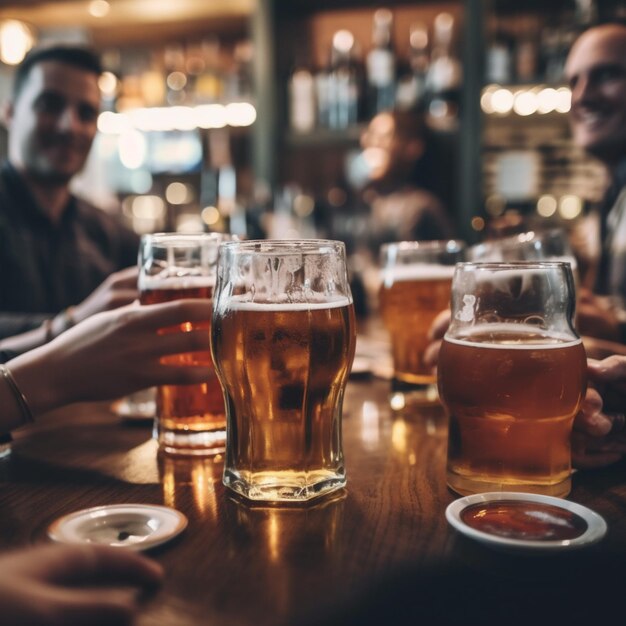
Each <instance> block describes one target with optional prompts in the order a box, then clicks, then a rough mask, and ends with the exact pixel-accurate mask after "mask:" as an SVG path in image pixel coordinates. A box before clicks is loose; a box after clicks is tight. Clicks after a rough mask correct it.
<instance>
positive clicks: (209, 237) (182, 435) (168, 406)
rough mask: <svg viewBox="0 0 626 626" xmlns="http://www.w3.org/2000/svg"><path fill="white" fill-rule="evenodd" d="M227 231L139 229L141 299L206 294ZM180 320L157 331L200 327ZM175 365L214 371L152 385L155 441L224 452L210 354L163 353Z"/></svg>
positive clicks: (171, 449) (185, 449)
mask: <svg viewBox="0 0 626 626" xmlns="http://www.w3.org/2000/svg"><path fill="white" fill-rule="evenodd" d="M226 238H228V236H226V235H220V234H216V233H211V234H209V233H197V234H181V233H158V234H154V235H144V237H143V238H142V240H141V245H140V249H139V292H140V301H141V303H142V304H154V303H157V302H167V301H170V300H180V299H182V298H211V297H212V295H213V288H214V286H215V269H216V264H217V249H218V247H219V244H220V243H221V242H222V241H224V240H225V239H226ZM210 327H211V320H210V319H207V321H206V323H203V324H201V325H198V324H196V325H194V326H193V327H192V325H191V324H182V325H181V326H180V327H175V328H165V329H162V330H161V331H160V332H162V333H168V332H180V331H190V330H193V329H194V328H205V329H206V331H207V333H209V332H210ZM163 359H164V361H167V362H170V363H174V364H180V365H203V366H206V367H207V368H208V369H209V370H210V371H211V372H212V373H213V376H212V378H211V379H210V380H209V382H207V383H202V384H196V385H163V386H161V387H158V389H157V401H156V404H157V410H156V420H155V433H156V437H157V439H158V441H159V447H160V449H161V450H162V451H163V452H167V453H171V454H218V453H222V452H224V449H225V441H226V416H225V411H224V400H223V397H222V390H221V387H220V384H219V381H218V380H217V377H216V376H215V370H214V369H213V362H212V360H211V354H210V352H209V351H208V350H207V351H202V352H189V353H185V354H177V355H173V356H168V357H163Z"/></svg>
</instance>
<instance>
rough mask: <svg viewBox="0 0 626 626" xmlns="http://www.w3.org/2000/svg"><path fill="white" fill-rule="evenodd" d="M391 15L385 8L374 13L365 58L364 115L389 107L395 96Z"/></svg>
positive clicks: (392, 104) (394, 59)
mask: <svg viewBox="0 0 626 626" xmlns="http://www.w3.org/2000/svg"><path fill="white" fill-rule="evenodd" d="M392 25H393V14H392V13H391V11H390V10H389V9H378V10H377V11H376V12H375V13H374V23H373V29H372V48H371V50H370V51H369V52H368V54H367V57H366V61H365V64H366V70H367V105H366V107H367V114H368V115H369V116H370V117H373V116H374V115H376V114H377V113H380V112H381V111H386V110H389V109H393V107H394V105H395V95H396V55H395V53H394V51H393V44H392V40H391V29H392Z"/></svg>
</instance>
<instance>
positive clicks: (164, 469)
mask: <svg viewBox="0 0 626 626" xmlns="http://www.w3.org/2000/svg"><path fill="white" fill-rule="evenodd" d="M222 461H223V459H222V457H221V456H218V457H203V456H200V457H176V456H169V455H160V456H159V470H160V474H161V485H162V487H163V502H164V504H165V505H166V506H170V507H172V508H178V509H179V508H181V506H183V505H184V504H185V502H186V501H187V500H188V495H187V494H189V493H191V495H192V499H193V505H194V508H195V510H196V513H197V514H198V517H199V518H200V519H204V520H207V519H210V520H216V519H217V498H216V494H215V483H216V481H217V480H219V475H220V474H221V463H222Z"/></svg>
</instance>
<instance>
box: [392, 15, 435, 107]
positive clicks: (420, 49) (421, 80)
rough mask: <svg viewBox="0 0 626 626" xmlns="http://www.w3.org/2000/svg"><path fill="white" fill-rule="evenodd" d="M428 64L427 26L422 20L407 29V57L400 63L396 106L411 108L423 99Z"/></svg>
mask: <svg viewBox="0 0 626 626" xmlns="http://www.w3.org/2000/svg"><path fill="white" fill-rule="evenodd" d="M429 65H430V55H429V53H428V27H427V26H426V24H424V23H422V22H416V23H414V24H411V27H410V31H409V55H408V59H407V60H406V62H404V63H401V65H400V70H399V77H398V85H397V89H396V106H397V107H398V108H400V109H411V108H413V107H415V106H418V105H420V104H421V103H422V102H423V101H424V99H425V97H426V77H427V75H428V67H429Z"/></svg>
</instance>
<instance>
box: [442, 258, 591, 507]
mask: <svg viewBox="0 0 626 626" xmlns="http://www.w3.org/2000/svg"><path fill="white" fill-rule="evenodd" d="M573 313H574V282H573V277H572V270H571V266H570V264H569V263H563V262H531V263H526V262H524V263H461V264H459V265H458V266H457V268H456V271H455V274H454V279H453V283H452V321H451V324H450V326H449V328H448V331H447V332H446V334H445V336H444V340H443V342H442V347H441V352H440V354H439V364H438V378H439V394H440V397H441V400H442V402H443V404H444V406H445V407H446V409H447V412H448V415H449V423H450V425H449V434H448V463H447V479H448V485H449V486H450V487H451V488H452V489H453V490H454V491H457V492H458V493H461V494H471V493H475V492H479V491H499V490H514V491H529V492H533V493H539V494H545V495H552V496H565V495H567V494H568V493H569V491H570V488H571V480H570V473H571V461H570V434H571V431H572V424H573V420H574V416H575V415H576V413H577V412H578V409H579V407H580V404H581V401H582V399H583V396H584V394H585V388H586V357H585V350H584V348H583V345H582V342H581V340H580V338H579V337H578V335H577V334H576V332H575V330H574V327H573V325H572V316H573Z"/></svg>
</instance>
